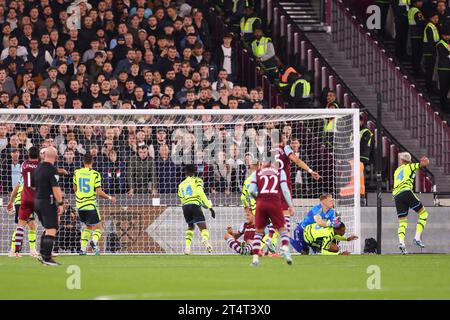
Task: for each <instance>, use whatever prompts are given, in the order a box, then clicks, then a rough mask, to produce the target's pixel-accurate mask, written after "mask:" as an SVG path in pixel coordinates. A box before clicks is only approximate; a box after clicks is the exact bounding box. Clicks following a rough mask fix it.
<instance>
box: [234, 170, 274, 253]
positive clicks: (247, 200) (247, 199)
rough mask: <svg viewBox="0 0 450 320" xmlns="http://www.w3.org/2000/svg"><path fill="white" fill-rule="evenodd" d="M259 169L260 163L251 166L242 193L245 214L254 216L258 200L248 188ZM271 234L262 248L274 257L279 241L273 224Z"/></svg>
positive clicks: (266, 235)
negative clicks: (248, 213) (254, 173)
mask: <svg viewBox="0 0 450 320" xmlns="http://www.w3.org/2000/svg"><path fill="white" fill-rule="evenodd" d="M258 169H259V164H258V163H251V164H250V166H249V173H248V174H249V175H248V177H247V179H245V181H244V184H243V186H242V193H241V203H242V206H243V207H244V210H245V212H246V213H247V212H250V213H251V214H252V215H255V214H256V200H255V199H254V198H253V197H252V195H251V194H250V191H248V187H249V186H250V183H251V176H252V174H253V172H255V171H256V170H258ZM268 228H269V232H268V233H266V234H265V236H264V238H263V240H262V242H263V243H264V245H263V247H262V252H264V254H266V255H273V254H275V246H276V245H277V241H278V232H275V228H274V227H273V225H272V224H269V226H268Z"/></svg>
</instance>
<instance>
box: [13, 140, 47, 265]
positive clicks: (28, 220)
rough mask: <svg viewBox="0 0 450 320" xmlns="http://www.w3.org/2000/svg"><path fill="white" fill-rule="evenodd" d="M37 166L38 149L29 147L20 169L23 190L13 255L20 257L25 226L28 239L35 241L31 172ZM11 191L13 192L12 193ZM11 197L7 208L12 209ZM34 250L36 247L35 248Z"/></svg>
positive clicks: (33, 253) (34, 253) (16, 189)
mask: <svg viewBox="0 0 450 320" xmlns="http://www.w3.org/2000/svg"><path fill="white" fill-rule="evenodd" d="M38 165H39V149H38V148H36V147H31V148H30V149H28V160H27V161H24V162H23V163H22V165H21V167H20V171H21V175H22V182H23V189H22V193H21V201H20V207H19V214H18V223H17V227H16V231H15V255H16V256H17V257H20V252H21V251H22V243H23V237H24V234H25V226H27V225H28V226H29V227H30V232H29V233H28V239H34V241H36V224H35V222H34V212H35V210H34V198H35V193H36V192H35V190H34V189H33V188H32V185H31V180H32V175H33V172H34V171H35V170H36V168H37V166H38ZM18 188H19V186H15V188H14V190H15V191H16V192H17V191H18ZM14 190H13V191H14ZM11 200H12V197H11V198H10V201H9V204H8V207H10V206H11V207H12V201H11ZM35 248H36V247H35ZM31 253H32V255H35V256H36V255H37V252H35V251H34V252H33V251H32V252H31Z"/></svg>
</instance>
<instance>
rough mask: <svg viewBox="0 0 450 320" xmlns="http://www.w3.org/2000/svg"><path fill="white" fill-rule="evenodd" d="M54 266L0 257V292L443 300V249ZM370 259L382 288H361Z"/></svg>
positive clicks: (116, 259) (89, 260)
mask: <svg viewBox="0 0 450 320" xmlns="http://www.w3.org/2000/svg"><path fill="white" fill-rule="evenodd" d="M58 261H60V262H61V263H63V266H61V267H46V266H42V265H41V264H40V263H38V262H37V261H36V260H35V259H33V258H31V257H28V256H25V257H22V258H20V259H16V258H8V257H6V256H0V299H95V298H98V297H103V298H108V299H450V275H449V272H448V268H449V266H450V255H408V256H400V255H386V256H373V255H371V256H349V257H344V256H339V257H324V256H306V257H305V256H303V257H302V256H295V258H294V265H293V266H291V267H290V266H288V265H286V264H285V263H284V261H283V260H282V259H281V258H262V259H261V265H260V266H259V267H258V268H252V267H250V266H249V264H250V261H251V258H250V257H242V256H189V257H186V256H100V257H95V256H86V257H78V256H62V257H58ZM70 265H78V266H79V267H80V270H81V289H80V290H69V289H67V287H66V281H67V278H68V277H69V274H68V273H67V267H68V266H70ZM369 265H377V266H379V267H380V269H381V289H380V290H369V289H367V284H366V283H367V278H368V277H369V276H370V275H369V274H368V273H367V267H368V266H369Z"/></svg>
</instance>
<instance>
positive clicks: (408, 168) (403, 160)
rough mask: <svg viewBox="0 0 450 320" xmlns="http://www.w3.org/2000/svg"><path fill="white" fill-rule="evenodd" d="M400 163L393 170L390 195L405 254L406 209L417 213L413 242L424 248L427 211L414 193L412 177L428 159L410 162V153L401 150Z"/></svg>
mask: <svg viewBox="0 0 450 320" xmlns="http://www.w3.org/2000/svg"><path fill="white" fill-rule="evenodd" d="M398 156H399V160H400V165H399V167H398V168H397V170H395V172H394V190H393V191H392V195H393V196H394V201H395V207H396V209H397V216H398V230H397V235H398V240H399V246H398V247H399V249H400V252H401V253H403V254H407V253H408V252H407V251H406V245H405V235H406V227H407V225H408V218H407V217H408V211H409V209H413V210H414V211H415V212H417V213H418V214H419V219H418V220H417V226H416V236H415V237H414V240H413V243H414V244H415V245H417V246H419V247H420V248H425V245H424V244H423V242H422V240H421V236H422V232H423V229H424V228H425V225H426V224H427V219H428V212H427V210H426V209H425V207H424V206H423V204H422V202H420V200H419V198H418V197H417V196H416V195H415V194H414V192H413V188H414V179H415V177H416V171H417V170H419V169H420V168H423V167H426V166H427V165H428V164H429V163H430V160H428V158H427V157H422V159H420V163H411V154H409V153H408V152H402V153H400V154H399V155H398Z"/></svg>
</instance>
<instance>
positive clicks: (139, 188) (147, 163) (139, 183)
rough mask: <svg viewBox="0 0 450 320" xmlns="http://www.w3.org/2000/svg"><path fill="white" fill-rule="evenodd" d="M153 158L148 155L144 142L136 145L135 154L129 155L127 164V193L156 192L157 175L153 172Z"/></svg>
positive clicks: (153, 193) (154, 193)
mask: <svg viewBox="0 0 450 320" xmlns="http://www.w3.org/2000/svg"><path fill="white" fill-rule="evenodd" d="M155 169H156V168H155V165H154V161H153V159H152V158H151V157H150V155H149V149H148V146H147V145H146V144H142V145H138V151H137V155H135V156H133V157H131V159H130V161H129V162H128V164H127V182H128V187H129V190H128V194H129V195H134V194H145V193H150V194H152V195H156V194H157V192H158V189H157V187H158V177H157V175H156V173H155Z"/></svg>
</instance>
